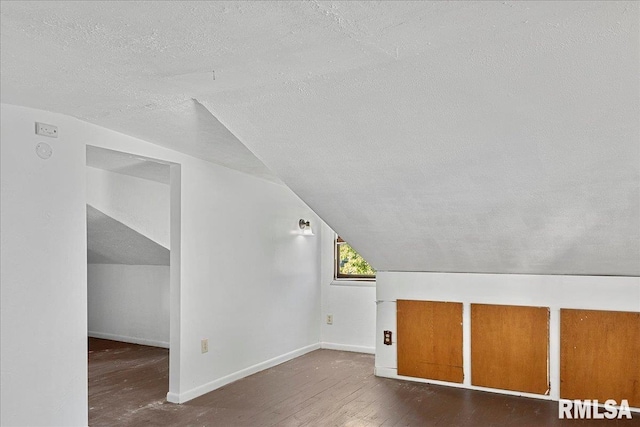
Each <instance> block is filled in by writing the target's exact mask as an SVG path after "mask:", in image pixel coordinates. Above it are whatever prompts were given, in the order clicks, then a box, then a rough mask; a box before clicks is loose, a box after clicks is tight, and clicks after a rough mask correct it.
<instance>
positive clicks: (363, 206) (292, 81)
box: [1, 1, 640, 276]
mask: <svg viewBox="0 0 640 427" xmlns="http://www.w3.org/2000/svg"><path fill="white" fill-rule="evenodd" d="M639 8H640V5H639V4H638V3H636V2H605V1H603V2H577V1H576V2H510V1H506V2H484V1H479V2H375V3H374V2H237V3H235V2H151V3H149V2H127V3H118V4H117V5H114V4H113V3H110V2H82V3H77V2H75V3H64V2H41V3H38V2H36V3H31V2H20V3H11V2H3V5H2V11H1V13H2V76H1V78H2V101H3V102H8V103H13V104H19V105H27V106H32V107H37V108H43V109H48V110H53V111H59V112H62V113H67V114H71V115H74V116H77V117H80V118H82V119H85V120H87V121H90V122H93V123H97V124H100V125H103V126H106V127H110V128H114V129H116V130H121V131H124V132H126V133H129V134H132V135H135V136H140V137H143V138H145V139H147V140H150V141H152V142H156V143H158V144H162V145H167V146H171V147H173V148H176V149H179V150H185V151H187V150H192V152H193V153H196V152H197V149H198V147H202V146H205V147H209V148H210V145H215V144H216V143H217V142H218V141H229V140H233V141H235V142H237V143H238V144H239V141H241V142H242V143H243V144H244V145H246V147H248V149H249V150H251V152H253V153H254V154H255V155H256V156H257V158H259V159H260V160H261V161H262V162H263V163H264V164H265V165H267V166H268V169H266V168H265V169H266V170H271V171H273V172H274V173H275V174H277V175H278V177H279V178H281V179H282V180H283V181H284V182H285V183H286V184H287V185H289V186H290V187H291V188H292V189H293V190H294V191H295V192H296V193H297V194H298V195H299V196H300V197H301V198H302V199H303V200H304V201H305V202H306V203H307V204H309V206H311V207H312V208H313V209H314V210H315V211H316V212H317V213H318V214H319V215H320V216H321V217H322V218H323V219H324V220H326V221H327V223H328V224H329V225H330V226H332V228H334V229H335V230H336V231H338V232H339V233H341V234H342V235H343V236H344V237H345V238H346V240H348V241H349V242H351V243H352V244H353V245H354V246H355V247H356V248H357V249H358V250H359V251H360V252H361V253H362V254H363V255H364V256H365V258H367V259H368V260H369V261H370V262H371V263H372V264H373V265H374V266H375V267H376V268H378V269H379V270H399V271H448V272H494V273H534V274H593V275H631V276H638V275H640V128H639V126H640V125H639V120H638V117H639V115H640V88H639V81H638V75H640V70H639V64H640V58H639V45H640V41H639V37H638V34H639V20H640V9H639ZM195 100H197V101H195ZM205 107H206V110H208V111H205ZM201 119H202V120H201ZM203 120H204V121H206V124H202V123H201V121H203ZM220 126H222V127H223V128H224V130H220V129H221V128H220ZM216 129H218V130H216ZM225 132H228V134H227V133H225ZM230 135H231V136H230ZM225 138H226V139H225ZM191 144H195V145H196V147H193V146H192V145H191ZM207 144H208V145H207ZM222 144H223V145H224V144H225V143H222ZM236 148H238V146H236ZM239 150H240V151H242V152H244V151H243V149H242V148H240V149H239ZM247 152H248V151H247ZM247 152H244V153H245V154H246V153H247ZM201 155H202V154H201ZM203 156H205V157H206V155H203ZM214 157H215V156H214ZM240 157H242V156H240ZM245 160H246V159H245ZM235 161H238V162H240V163H242V161H243V160H241V159H240V160H238V159H236V158H235V157H234V158H231V159H230V160H229V163H230V164H233V163H234V162H235ZM254 165H255V164H254ZM250 168H251V167H248V169H250ZM257 174H259V173H257Z"/></svg>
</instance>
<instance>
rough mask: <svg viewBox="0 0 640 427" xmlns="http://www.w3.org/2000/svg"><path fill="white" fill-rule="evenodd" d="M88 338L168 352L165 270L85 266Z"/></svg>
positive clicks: (166, 278) (167, 300)
mask: <svg viewBox="0 0 640 427" xmlns="http://www.w3.org/2000/svg"><path fill="white" fill-rule="evenodd" d="M87 273H88V275H87V278H88V280H87V286H88V317H89V336H90V337H96V338H104V339H110V340H116V341H124V342H132V343H136V344H143V345H152V346H158V347H165V348H169V267H168V266H165V265H122V264H89V266H88V271H87Z"/></svg>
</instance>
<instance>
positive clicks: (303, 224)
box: [298, 219, 314, 236]
mask: <svg viewBox="0 0 640 427" xmlns="http://www.w3.org/2000/svg"><path fill="white" fill-rule="evenodd" d="M298 227H300V234H304V235H305V236H313V235H314V234H313V229H312V228H311V223H310V222H309V221H306V220H304V219H300V221H298Z"/></svg>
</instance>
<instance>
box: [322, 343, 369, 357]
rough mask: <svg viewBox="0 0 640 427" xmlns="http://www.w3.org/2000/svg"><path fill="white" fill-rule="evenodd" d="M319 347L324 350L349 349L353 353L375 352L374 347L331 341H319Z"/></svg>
mask: <svg viewBox="0 0 640 427" xmlns="http://www.w3.org/2000/svg"><path fill="white" fill-rule="evenodd" d="M320 348H322V349H325V350H339V351H351V352H353V353H366V354H376V348H375V347H364V346H361V345H349V344H338V343H333V342H321V343H320Z"/></svg>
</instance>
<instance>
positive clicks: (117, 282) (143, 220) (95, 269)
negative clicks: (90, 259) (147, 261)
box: [86, 167, 170, 348]
mask: <svg viewBox="0 0 640 427" xmlns="http://www.w3.org/2000/svg"><path fill="white" fill-rule="evenodd" d="M168 173H169V167H167V174H168ZM86 174H87V203H88V204H90V205H91V206H93V207H95V208H97V209H99V210H100V211H102V212H103V213H105V214H107V215H109V216H111V217H112V218H114V219H115V220H117V221H120V222H122V223H123V224H125V225H126V226H128V227H130V228H132V229H134V230H136V231H138V232H139V233H141V234H143V235H145V236H146V237H148V238H150V239H151V240H154V241H155V242H157V243H159V244H161V245H162V246H165V247H169V246H170V241H169V239H170V232H169V228H170V227H169V226H170V223H169V220H170V215H169V214H170V188H169V185H167V184H163V183H159V182H156V181H150V180H147V179H143V178H138V177H134V176H130V175H123V174H120V173H115V172H110V171H106V170H103V169H97V168H93V167H87V168H86ZM89 246H91V245H89ZM169 274H170V270H169V267H168V266H161V265H122V264H89V267H88V271H87V288H88V317H89V336H90V337H96V338H105V339H112V340H117V341H124V342H132V343H136V344H144V345H152V346H159V347H166V348H169V277H170V276H169Z"/></svg>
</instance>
